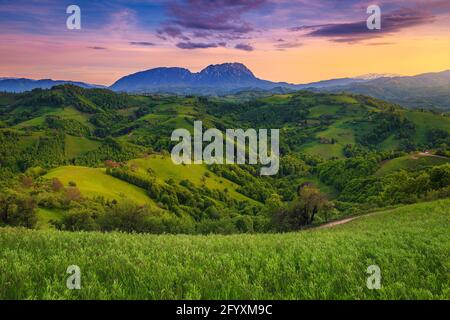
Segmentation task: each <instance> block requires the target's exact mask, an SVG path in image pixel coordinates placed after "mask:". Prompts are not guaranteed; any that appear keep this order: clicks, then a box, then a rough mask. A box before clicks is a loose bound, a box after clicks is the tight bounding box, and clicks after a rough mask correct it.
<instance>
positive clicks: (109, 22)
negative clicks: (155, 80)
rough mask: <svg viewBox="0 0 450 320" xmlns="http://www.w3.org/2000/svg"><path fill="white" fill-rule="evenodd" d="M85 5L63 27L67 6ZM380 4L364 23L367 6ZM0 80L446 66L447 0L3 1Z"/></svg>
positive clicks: (297, 79) (339, 73)
mask: <svg viewBox="0 0 450 320" xmlns="http://www.w3.org/2000/svg"><path fill="white" fill-rule="evenodd" d="M71 4H76V5H78V6H79V7H80V8H81V24H82V28H81V30H68V29H67V27H66V19H67V17H68V16H69V14H67V13H66V8H67V7H68V6H69V5H71ZM371 4H377V5H379V6H380V7H381V13H382V22H381V23H382V26H381V27H382V28H381V30H380V31H377V30H374V31H371V30H368V29H367V27H366V19H367V17H368V16H369V14H367V13H366V9H367V7H368V6H369V5H371ZM0 29H1V32H0V77H25V78H32V79H41V78H52V79H62V80H74V81H84V82H90V83H96V84H105V85H110V84H112V83H113V82H114V81H115V80H117V79H118V78H120V77H122V76H124V75H127V74H130V73H133V72H137V71H141V70H146V69H150V68H154V67H160V66H179V67H185V68H188V69H190V70H191V71H199V70H201V69H202V68H204V67H206V66H207V65H209V64H215V63H224V62H242V63H244V64H245V65H247V67H249V68H250V69H251V70H252V71H253V72H254V73H255V75H256V76H257V77H260V78H263V79H267V80H272V81H287V82H292V83H306V82H312V81H318V80H324V79H330V78H339V77H346V76H356V75H361V74H366V73H396V74H402V75H414V74H418V73H423V72H433V71H442V70H447V69H450V0H422V1H418V0H390V1H389V0H381V1H361V0H337V1H336V0H310V1H306V0H167V1H163V0H146V1H144V0H127V1H125V0H121V1H105V0H101V1H95V0H92V1H88V0H82V1H79V0H71V1H65V0H34V1H33V0H28V1H27V0H15V1H5V0H0Z"/></svg>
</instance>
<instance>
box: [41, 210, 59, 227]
mask: <svg viewBox="0 0 450 320" xmlns="http://www.w3.org/2000/svg"><path fill="white" fill-rule="evenodd" d="M37 216H38V223H37V229H40V230H49V229H53V227H52V226H51V224H50V220H54V221H57V220H60V219H61V217H62V213H61V212H57V211H55V210H50V209H45V208H38V211H37Z"/></svg>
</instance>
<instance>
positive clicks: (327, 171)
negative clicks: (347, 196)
mask: <svg viewBox="0 0 450 320" xmlns="http://www.w3.org/2000/svg"><path fill="white" fill-rule="evenodd" d="M380 160H381V156H379V155H377V154H372V155H370V156H367V157H355V158H349V159H340V160H330V161H327V162H324V163H321V164H319V165H318V166H317V171H318V174H319V178H320V180H321V181H323V182H324V183H326V184H328V185H332V186H333V187H335V188H336V189H337V190H338V191H342V190H343V189H344V187H345V186H346V184H347V183H348V182H349V181H351V180H353V179H355V178H359V177H366V176H370V175H371V174H373V173H374V172H375V171H376V169H377V168H378V162H379V161H380Z"/></svg>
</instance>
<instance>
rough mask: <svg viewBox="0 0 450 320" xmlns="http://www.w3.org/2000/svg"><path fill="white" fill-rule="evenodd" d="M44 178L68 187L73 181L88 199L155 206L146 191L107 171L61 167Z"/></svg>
mask: <svg viewBox="0 0 450 320" xmlns="http://www.w3.org/2000/svg"><path fill="white" fill-rule="evenodd" d="M44 178H45V179H52V178H58V179H59V180H61V182H62V183H63V184H64V185H66V186H67V185H68V184H69V182H70V181H73V182H75V183H76V186H77V187H78V188H79V189H80V191H81V192H82V194H83V195H86V196H88V197H93V196H100V197H104V198H106V199H111V200H112V199H116V200H121V199H122V200H123V199H125V198H126V199H129V200H131V201H134V202H136V203H138V204H141V205H142V204H149V205H154V202H153V201H152V199H151V198H149V197H148V196H147V194H146V192H145V190H143V189H141V188H138V187H136V186H133V185H131V184H129V183H126V182H124V181H121V180H119V179H116V178H114V177H111V176H109V175H107V174H106V173H105V169H100V168H87V167H77V166H66V167H59V168H56V169H53V170H51V171H50V172H49V173H47V174H46V175H45V176H44Z"/></svg>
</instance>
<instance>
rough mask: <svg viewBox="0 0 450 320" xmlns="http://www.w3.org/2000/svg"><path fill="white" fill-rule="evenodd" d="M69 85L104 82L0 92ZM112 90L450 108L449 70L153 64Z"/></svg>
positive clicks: (37, 84)
mask: <svg viewBox="0 0 450 320" xmlns="http://www.w3.org/2000/svg"><path fill="white" fill-rule="evenodd" d="M66 83H69V84H74V85H77V86H80V87H83V88H102V87H103V88H105V86H100V85H95V84H88V83H84V82H75V81H64V80H51V79H43V80H31V79H24V78H20V79H16V78H0V91H7V92H24V91H29V90H32V89H35V88H42V89H48V88H51V87H53V86H55V85H59V84H66ZM109 89H111V90H113V91H117V92H128V93H172V94H181V95H189V94H197V95H227V94H236V93H238V92H242V91H252V90H255V91H267V92H273V91H276V92H279V91H280V90H283V91H289V90H291V91H295V90H311V91H327V92H347V93H354V94H365V95H370V96H373V97H376V98H380V99H384V100H388V101H391V102H394V103H398V104H401V105H403V106H405V107H411V108H426V109H433V108H435V109H443V110H450V71H443V72H437V73H425V74H420V75H416V76H398V75H395V74H367V75H363V76H359V77H346V78H338V79H329V80H323V81H318V82H312V83H306V84H292V83H287V82H272V81H268V80H263V79H260V78H257V77H256V76H255V75H254V74H253V72H252V71H251V70H249V69H248V68H247V67H246V66H245V65H243V64H241V63H223V64H216V65H209V66H208V67H206V68H205V69H203V70H201V71H200V72H196V73H194V72H191V71H190V70H188V69H185V68H179V67H160V68H153V69H149V70H145V71H140V72H137V73H133V74H130V75H127V76H124V77H122V78H120V79H119V80H117V81H116V82H115V83H114V84H113V85H111V86H110V87H109Z"/></svg>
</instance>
